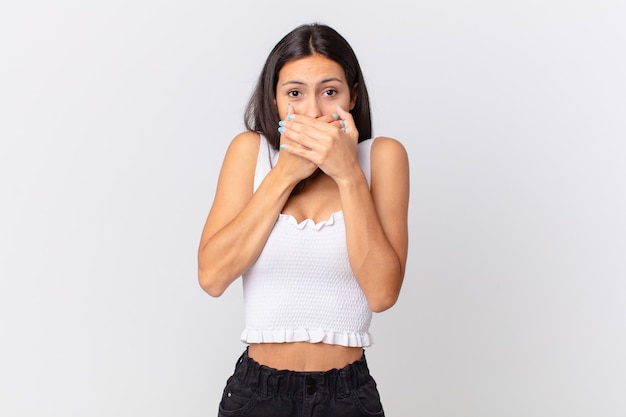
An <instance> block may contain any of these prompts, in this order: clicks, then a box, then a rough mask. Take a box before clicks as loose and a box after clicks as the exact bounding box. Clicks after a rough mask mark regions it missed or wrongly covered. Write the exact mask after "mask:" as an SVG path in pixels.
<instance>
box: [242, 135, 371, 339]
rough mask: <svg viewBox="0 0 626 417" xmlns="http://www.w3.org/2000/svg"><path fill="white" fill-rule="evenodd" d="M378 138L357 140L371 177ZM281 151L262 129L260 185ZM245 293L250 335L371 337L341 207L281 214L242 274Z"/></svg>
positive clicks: (258, 168)
mask: <svg viewBox="0 0 626 417" xmlns="http://www.w3.org/2000/svg"><path fill="white" fill-rule="evenodd" d="M373 142H374V140H373V139H368V140H365V141H363V142H361V143H359V145H358V159H359V164H360V165H361V169H362V170H363V173H364V174H365V177H366V178H367V182H368V184H370V150H371V145H372V143H373ZM278 155H279V152H278V151H276V150H275V149H273V148H272V147H271V146H270V145H269V143H268V142H267V140H266V139H265V138H264V137H263V136H261V144H260V148H259V156H258V160H257V166H256V173H255V178H254V190H255V191H256V189H257V188H258V186H259V185H260V184H261V182H262V181H263V178H265V176H266V175H267V173H268V172H269V171H270V170H271V169H272V167H273V166H274V165H275V164H276V161H277V159H278ZM243 293H244V308H245V321H246V326H245V329H244V330H243V332H242V334H241V340H242V341H243V342H245V343H283V342H304V341H306V342H311V343H319V342H321V343H327V344H334V345H342V346H362V347H366V346H370V345H371V344H372V340H371V336H370V334H369V327H370V323H371V319H372V310H371V309H370V308H369V305H368V304H367V300H366V298H365V294H364V293H363V291H362V290H361V287H360V286H359V284H358V282H357V281H356V278H355V277H354V274H353V273H352V269H351V267H350V262H349V261H348V250H347V245H346V229H345V225H344V221H343V212H342V211H337V212H334V213H333V214H332V215H331V216H330V217H329V218H328V219H327V220H325V221H322V222H319V223H315V222H314V221H313V220H311V219H307V220H304V221H302V222H300V223H298V221H297V220H296V219H295V218H294V217H293V216H290V215H286V214H280V215H279V216H278V218H277V219H276V223H275V224H274V228H273V229H272V232H271V233H270V236H269V238H268V239H267V243H266V244H265V247H264V249H263V251H262V252H261V255H260V256H259V258H258V259H257V261H256V262H255V263H254V264H253V265H252V266H251V267H250V269H248V271H246V272H245V273H244V274H243Z"/></svg>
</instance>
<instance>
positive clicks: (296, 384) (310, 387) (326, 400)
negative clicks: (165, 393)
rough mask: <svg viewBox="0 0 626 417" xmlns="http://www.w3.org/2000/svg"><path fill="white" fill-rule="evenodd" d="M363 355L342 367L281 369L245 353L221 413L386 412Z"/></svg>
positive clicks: (320, 416) (354, 415) (342, 416)
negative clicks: (299, 369) (325, 369)
mask: <svg viewBox="0 0 626 417" xmlns="http://www.w3.org/2000/svg"><path fill="white" fill-rule="evenodd" d="M384 415H385V413H384V412H383V407H382V405H381V403H380V397H379V395H378V389H377V388H376V382H374V379H373V378H372V377H371V375H370V373H369V369H368V367H367V363H366V361H365V354H364V355H363V357H362V358H361V359H360V360H358V361H356V362H354V363H352V364H350V365H348V366H346V367H345V368H342V369H333V370H330V371H326V372H293V371H278V370H276V369H272V368H269V367H267V366H263V365H260V364H259V363H257V362H256V361H254V360H253V359H251V358H250V357H248V351H247V349H246V351H245V352H244V353H243V355H241V357H240V358H239V360H238V361H237V364H236V366H235V372H234V374H233V375H232V376H231V377H230V378H229V379H228V382H227V383H226V388H224V393H223V395H222V400H221V402H220V406H219V412H218V417H240V416H241V417H243V416H245V417H305V416H306V417H308V416H311V417H312V416H317V417H335V416H337V417H363V416H370V417H371V416H376V417H381V416H384Z"/></svg>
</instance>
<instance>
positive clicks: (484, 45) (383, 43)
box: [0, 0, 626, 417]
mask: <svg viewBox="0 0 626 417" xmlns="http://www.w3.org/2000/svg"><path fill="white" fill-rule="evenodd" d="M310 21H321V22H324V23H328V24H330V25H331V26H333V27H335V28H336V29H337V30H338V31H339V32H340V33H342V34H343V35H344V36H345V37H346V38H347V39H348V41H349V42H350V43H351V44H352V46H353V47H354V49H355V50H356V52H357V55H358V56H359V58H360V61H361V65H362V68H363V71H364V73H365V76H366V81H367V82H368V86H369V89H370V93H371V96H372V104H373V112H374V130H375V134H377V135H385V136H392V137H396V138H398V139H399V140H400V141H402V142H403V143H404V145H405V146H406V148H407V150H408V152H409V156H410V163H411V181H412V189H411V193H412V194H411V203H410V204H411V207H410V257H409V261H408V267H407V273H406V280H405V286H404V288H403V293H402V294H401V298H400V300H399V302H398V304H397V305H396V306H395V307H394V308H393V309H391V310H389V311H387V312H385V313H382V314H377V315H375V317H374V323H373V328H372V332H373V335H374V337H375V345H374V346H373V347H372V348H370V349H368V359H369V361H370V365H371V369H372V372H373V374H374V376H375V377H376V379H377V380H378V383H379V389H380V391H381V395H382V397H383V402H384V404H385V407H386V411H387V415H388V416H390V417H399V416H403V417H406V416H428V417H440V416H441V417H444V416H445V417H447V416H455V417H456V416H476V417H492V416H493V417H502V416H507V417H515V416H524V417H526V416H546V417H548V416H550V417H552V416H568V417H577V416H580V417H583V416H585V417H587V416H594V417H596V416H607V417H608V416H624V415H626V396H625V395H624V393H625V392H626V355H625V354H624V352H626V303H625V299H626V297H625V296H626V220H625V217H626V216H625V213H626V195H625V189H626V187H625V185H624V183H625V179H626V168H625V160H626V145H625V140H626V77H625V74H626V53H625V51H626V29H625V27H626V25H625V24H624V22H626V5H625V3H624V2H623V1H593V2H592V1H585V2H582V1H564V0H563V1H546V0H541V1H540V0H530V1H524V2H521V1H520V2H518V1H515V2H511V1H507V2H505V1H495V0H494V1H488V0H477V1H472V2H467V1H460V0H458V1H452V0H442V1H436V2H435V1H431V2H422V3H419V2H418V3H415V2H406V3H403V2H399V1H391V0H387V1H384V2H371V4H370V3H368V2H363V1H358V2H357V1H332V2H331V1H317V2H297V1H293V2H287V1H249V2H243V1H221V2H211V1H187V0H178V1H173V0H172V1H166V0H156V1H150V2H148V1H140V0H125V1H122V0H112V1H107V2H104V1H102V2H86V1H69V0H59V1H55V2H44V1H41V2H36V1H20V2H13V3H12V4H9V2H3V5H2V6H0V60H1V64H0V138H1V142H0V198H1V204H0V278H1V281H0V338H1V341H0V415H2V416H7V417H9V416H10V417H18V416H42V417H43V416H62V417H73V416H76V417H92V416H93V417H100V416H102V417H104V416H106V417H110V416H116V417H126V416H132V417H135V416H137V417H143V416H151V417H161V416H163V417H165V416H167V417H179V416H186V417H192V416H198V417H199V416H212V415H216V414H217V403H218V401H219V397H220V395H221V390H222V388H223V385H224V382H225V380H226V378H227V377H228V375H229V374H230V373H231V371H232V368H233V365H234V362H235V360H236V358H237V356H238V355H239V354H240V353H241V351H242V350H243V348H244V345H243V344H242V343H241V342H240V341H239V340H238V337H239V334H240V332H241V329H242V326H243V322H242V319H243V315H242V311H241V309H242V304H241V290H240V284H239V282H238V283H237V284H234V285H233V286H232V287H231V288H229V290H228V291H227V292H226V294H225V295H224V296H223V297H222V298H219V299H213V298H211V297H209V296H208V295H206V294H204V293H203V292H202V290H201V289H200V287H199V286H198V284H197V281H196V250H197V244H198V240H199V237H200V232H201V229H202V226H203V223H204V220H205V217H206V214H207V212H208V210H209V207H210V204H211V201H212V197H213V192H214V189H215V184H216V181H217V174H218V170H219V166H220V163H221V159H222V157H223V154H224V151H225V149H226V146H227V145H228V143H229V141H230V139H231V138H232V137H233V136H234V135H235V134H237V133H238V132H240V131H241V130H242V129H243V123H242V114H243V110H244V107H245V104H246V101H247V99H248V97H249V94H250V93H251V91H252V89H253V87H254V83H255V81H256V78H257V76H258V74H259V72H260V70H261V66H262V64H263V61H264V60H265V58H266V56H267V54H268V53H269V51H270V49H271V47H272V46H273V45H274V44H275V43H276V42H277V41H278V40H279V38H280V37H282V36H283V35H284V34H285V33H287V32H288V31H289V30H291V29H293V28H294V27H295V26H297V25H298V24H300V23H305V22H310ZM234 250H236V248H234Z"/></svg>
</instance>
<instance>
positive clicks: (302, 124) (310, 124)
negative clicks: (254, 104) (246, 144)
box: [281, 106, 359, 181]
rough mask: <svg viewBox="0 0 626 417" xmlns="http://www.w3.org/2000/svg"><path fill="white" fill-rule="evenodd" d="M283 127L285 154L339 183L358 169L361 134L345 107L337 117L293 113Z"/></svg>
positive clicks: (283, 150) (338, 112)
mask: <svg viewBox="0 0 626 417" xmlns="http://www.w3.org/2000/svg"><path fill="white" fill-rule="evenodd" d="M282 127H283V130H282V136H281V143H282V141H283V140H284V141H285V142H284V146H283V145H281V149H282V151H281V152H283V153H288V154H290V155H294V156H297V157H300V158H302V159H305V160H307V161H310V162H311V163H313V164H315V165H316V166H318V167H319V168H320V169H321V170H322V171H324V173H325V174H326V175H328V176H330V177H331V178H333V179H334V180H335V181H337V180H339V179H341V178H343V177H346V176H348V175H349V174H350V173H351V172H352V171H351V170H352V169H354V167H355V166H358V161H357V157H356V156H357V143H358V138H359V132H358V131H357V128H356V125H355V124H354V119H353V118H352V115H351V114H350V113H349V112H347V111H345V110H343V109H342V108H341V107H339V106H337V113H336V116H335V115H332V116H331V115H328V116H322V117H319V118H316V119H314V118H311V117H308V116H305V115H301V114H293V113H290V114H289V115H288V117H287V120H286V121H284V123H283V126H282Z"/></svg>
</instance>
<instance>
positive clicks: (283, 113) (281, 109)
mask: <svg viewBox="0 0 626 417" xmlns="http://www.w3.org/2000/svg"><path fill="white" fill-rule="evenodd" d="M288 103H289V101H287V100H286V99H284V98H277V99H274V104H275V105H276V110H277V111H278V115H279V116H280V119H281V120H285V118H286V117H287V104H288Z"/></svg>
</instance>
